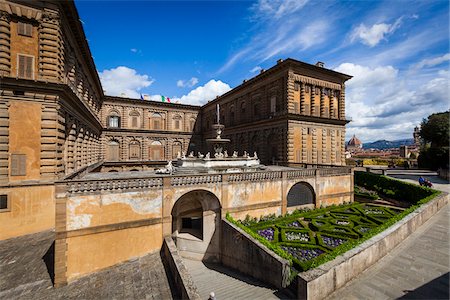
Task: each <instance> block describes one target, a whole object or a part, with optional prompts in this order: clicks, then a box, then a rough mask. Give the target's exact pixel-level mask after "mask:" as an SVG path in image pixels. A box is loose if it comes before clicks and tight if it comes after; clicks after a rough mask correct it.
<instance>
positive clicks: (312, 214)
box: [248, 203, 399, 271]
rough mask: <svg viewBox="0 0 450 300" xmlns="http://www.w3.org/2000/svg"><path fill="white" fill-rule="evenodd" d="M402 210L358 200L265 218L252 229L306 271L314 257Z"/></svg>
mask: <svg viewBox="0 0 450 300" xmlns="http://www.w3.org/2000/svg"><path fill="white" fill-rule="evenodd" d="M398 212H399V210H396V209H391V208H388V207H383V206H379V205H375V204H360V203H354V204H348V205H345V206H341V207H329V208H324V209H319V210H312V211H308V212H303V213H301V214H298V215H293V216H287V217H284V218H271V219H270V220H268V219H264V218H263V219H262V221H260V222H254V223H252V224H250V225H249V226H248V228H249V229H250V230H251V231H252V232H254V233H256V234H257V235H258V236H260V237H261V238H263V239H265V240H266V241H268V242H270V243H271V244H273V245H274V246H275V247H277V248H278V249H279V250H281V251H283V252H284V253H285V255H286V256H288V257H290V258H291V260H292V261H293V264H294V267H295V268H296V269H298V270H299V271H305V270H307V269H308V268H310V266H311V265H313V262H314V260H316V259H318V258H319V257H321V256H322V255H325V254H327V253H330V252H332V251H333V250H334V249H336V248H338V247H339V246H341V245H344V244H345V243H347V242H348V241H350V240H357V239H359V238H361V237H363V236H364V235H366V234H368V233H369V232H370V231H371V230H373V229H374V228H377V226H379V225H381V224H383V223H384V222H386V221H387V220H389V219H390V218H392V217H394V216H395V215H396V214H398Z"/></svg>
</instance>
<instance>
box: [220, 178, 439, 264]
mask: <svg viewBox="0 0 450 300" xmlns="http://www.w3.org/2000/svg"><path fill="white" fill-rule="evenodd" d="M377 176H378V175H373V174H369V175H367V174H362V175H361V174H359V172H358V173H355V181H358V182H359V184H360V185H361V186H364V188H365V189H373V190H377V191H378V192H379V193H380V194H382V195H389V197H391V198H394V199H399V198H400V197H404V200H405V201H408V202H410V203H411V206H410V207H409V208H407V209H399V208H394V207H387V206H382V205H377V204H373V203H353V204H346V205H341V206H331V207H326V208H320V209H315V210H304V211H295V212H293V213H292V214H291V215H287V216H284V217H282V216H278V217H276V216H274V215H271V216H267V217H262V218H260V220H259V221H258V220H257V219H255V218H250V217H247V218H246V219H245V220H243V221H235V220H233V219H232V218H231V217H230V216H229V215H227V218H228V220H230V221H231V222H233V223H235V224H237V225H238V226H239V227H241V228H242V229H244V230H245V231H246V232H247V233H249V234H250V235H252V236H253V237H254V238H256V239H257V240H259V241H260V242H262V243H263V244H264V245H266V246H267V247H268V248H269V249H271V250H272V251H274V252H275V253H276V254H278V255H279V256H281V257H283V258H285V259H287V260H289V261H290V262H291V263H292V266H293V267H294V268H295V269H297V270H298V271H306V270H309V269H311V268H315V267H317V266H318V265H320V264H322V263H324V262H326V261H329V260H331V259H333V258H335V257H336V256H338V255H340V254H343V253H344V252H346V251H348V250H350V249H352V248H354V247H355V246H357V245H359V244H360V243H362V242H363V241H365V240H367V239H369V238H370V237H372V236H374V235H375V234H377V233H379V232H381V231H383V230H385V229H386V228H388V227H389V226H391V225H393V224H394V223H395V222H397V221H399V220H401V219H402V218H403V217H405V216H406V215H407V214H409V213H410V212H412V211H414V210H415V209H417V208H418V207H419V206H420V205H422V204H424V203H426V202H428V201H430V200H431V199H433V198H434V197H435V196H436V195H437V194H439V192H437V191H434V190H432V189H428V188H423V187H419V186H415V185H411V184H407V183H403V182H399V181H396V180H392V179H390V178H387V177H384V176H378V177H377ZM388 190H389V191H388ZM392 190H393V191H395V194H394V195H391V191H392Z"/></svg>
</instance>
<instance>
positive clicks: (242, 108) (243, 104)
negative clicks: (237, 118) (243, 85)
mask: <svg viewBox="0 0 450 300" xmlns="http://www.w3.org/2000/svg"><path fill="white" fill-rule="evenodd" d="M244 114H245V101H243V102H241V115H244Z"/></svg>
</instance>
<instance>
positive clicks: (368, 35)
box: [350, 17, 402, 47]
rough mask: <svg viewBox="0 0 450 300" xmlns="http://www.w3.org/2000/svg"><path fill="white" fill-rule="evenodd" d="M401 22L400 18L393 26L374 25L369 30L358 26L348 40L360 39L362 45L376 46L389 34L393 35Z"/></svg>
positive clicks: (362, 25) (363, 26)
mask: <svg viewBox="0 0 450 300" xmlns="http://www.w3.org/2000/svg"><path fill="white" fill-rule="evenodd" d="M401 22H402V18H401V17H400V18H398V19H397V20H396V21H395V22H394V24H386V23H380V24H374V25H372V27H370V28H369V27H367V26H366V25H364V24H360V25H359V26H358V27H356V28H355V29H354V30H353V32H352V34H351V36H350V39H351V41H352V42H353V41H354V40H356V39H360V40H361V42H362V43H363V44H365V45H367V46H369V47H374V46H376V45H378V43H379V42H380V41H381V40H383V39H386V37H387V36H388V35H389V34H392V33H394V32H395V31H396V30H397V29H398V28H399V27H400V25H401Z"/></svg>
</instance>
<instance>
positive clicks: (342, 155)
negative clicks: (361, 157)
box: [340, 128, 353, 178]
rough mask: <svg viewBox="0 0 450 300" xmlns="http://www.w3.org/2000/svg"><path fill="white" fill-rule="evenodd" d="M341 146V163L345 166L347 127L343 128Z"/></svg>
mask: <svg viewBox="0 0 450 300" xmlns="http://www.w3.org/2000/svg"><path fill="white" fill-rule="evenodd" d="M340 148H341V157H340V159H341V163H340V165H341V166H344V165H345V128H344V129H343V130H341V145H340ZM352 178H353V177H352Z"/></svg>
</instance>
